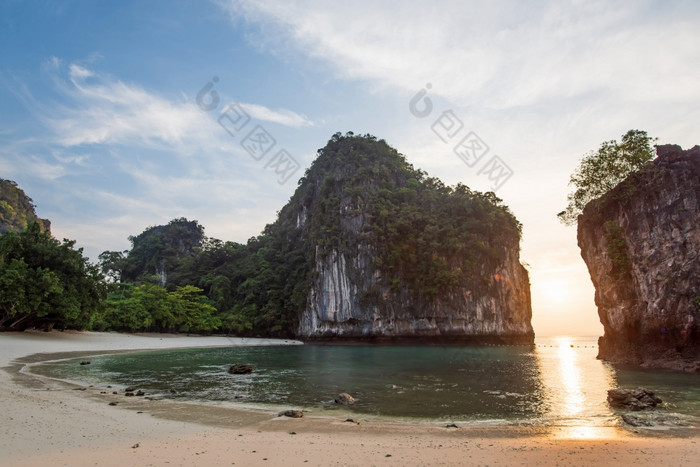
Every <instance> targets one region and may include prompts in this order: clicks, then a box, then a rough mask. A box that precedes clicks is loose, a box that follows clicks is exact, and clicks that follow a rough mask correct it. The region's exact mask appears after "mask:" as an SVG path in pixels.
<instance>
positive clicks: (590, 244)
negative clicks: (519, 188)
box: [578, 145, 700, 371]
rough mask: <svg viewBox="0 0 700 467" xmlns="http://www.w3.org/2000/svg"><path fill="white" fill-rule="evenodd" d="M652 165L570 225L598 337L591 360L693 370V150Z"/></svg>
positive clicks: (696, 330)
mask: <svg viewBox="0 0 700 467" xmlns="http://www.w3.org/2000/svg"><path fill="white" fill-rule="evenodd" d="M657 155H658V157H657V158H656V159H655V160H654V161H653V163H651V164H649V165H648V166H647V167H646V168H644V169H642V170H640V171H639V172H636V173H633V174H631V175H630V176H629V177H628V178H627V179H625V180H624V181H623V182H622V183H620V184H619V185H618V186H617V187H616V188H614V189H613V190H612V191H610V192H608V193H607V194H606V195H604V196H602V197H601V198H599V199H597V200H594V201H591V202H590V203H589V204H588V205H587V206H586V208H585V209H584V211H583V214H582V215H581V216H579V219H578V244H579V247H580V248H581V255H582V257H583V259H584V261H585V262H586V265H587V266H588V270H589V273H590V276H591V280H592V281H593V284H594V286H595V289H596V292H595V301H596V305H597V306H598V314H599V315H600V320H601V322H602V323H603V326H604V329H605V335H604V336H603V337H601V338H600V340H599V358H602V359H606V360H611V361H613V362H618V363H628V364H635V365H642V366H646V367H665V368H672V369H679V370H685V371H698V370H700V256H699V255H700V146H695V147H694V148H693V149H690V150H688V151H683V150H682V149H681V148H680V147H679V146H675V145H665V146H658V147H657Z"/></svg>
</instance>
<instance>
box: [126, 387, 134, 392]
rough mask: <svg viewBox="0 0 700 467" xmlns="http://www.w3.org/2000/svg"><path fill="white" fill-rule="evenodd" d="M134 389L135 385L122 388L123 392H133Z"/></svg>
mask: <svg viewBox="0 0 700 467" xmlns="http://www.w3.org/2000/svg"><path fill="white" fill-rule="evenodd" d="M134 391H136V386H129V387H127V388H124V392H134Z"/></svg>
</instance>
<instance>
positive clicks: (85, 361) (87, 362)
mask: <svg viewBox="0 0 700 467" xmlns="http://www.w3.org/2000/svg"><path fill="white" fill-rule="evenodd" d="M80 364H81V365H89V364H90V360H83V361H82V362H80Z"/></svg>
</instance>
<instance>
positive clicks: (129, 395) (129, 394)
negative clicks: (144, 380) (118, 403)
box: [124, 391, 134, 397]
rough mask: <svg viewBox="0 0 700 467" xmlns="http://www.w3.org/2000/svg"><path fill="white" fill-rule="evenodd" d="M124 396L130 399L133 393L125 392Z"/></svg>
mask: <svg viewBox="0 0 700 467" xmlns="http://www.w3.org/2000/svg"><path fill="white" fill-rule="evenodd" d="M124 395H125V396H126V397H132V396H133V395H134V393H133V392H131V391H129V392H125V393H124Z"/></svg>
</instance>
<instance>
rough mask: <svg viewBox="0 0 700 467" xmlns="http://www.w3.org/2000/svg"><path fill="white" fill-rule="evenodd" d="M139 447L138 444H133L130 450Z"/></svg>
mask: <svg viewBox="0 0 700 467" xmlns="http://www.w3.org/2000/svg"><path fill="white" fill-rule="evenodd" d="M139 446H140V444H139V443H136V444H134V445H133V446H131V449H136V448H137V447H139Z"/></svg>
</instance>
